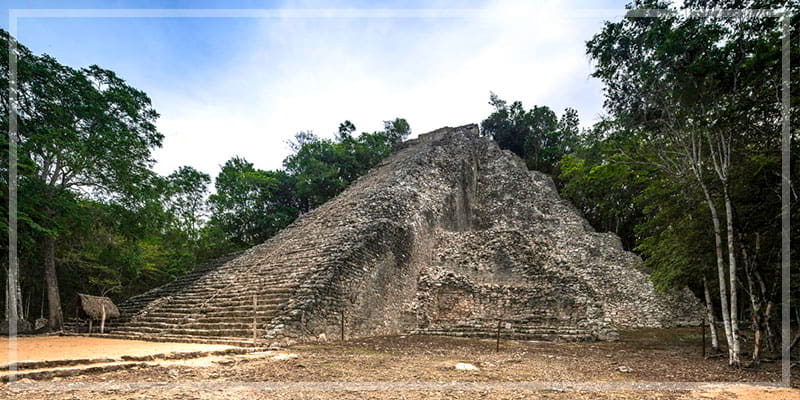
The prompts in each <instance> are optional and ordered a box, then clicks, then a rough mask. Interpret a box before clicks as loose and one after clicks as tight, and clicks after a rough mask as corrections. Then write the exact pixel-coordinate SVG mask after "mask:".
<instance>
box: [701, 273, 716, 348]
mask: <svg viewBox="0 0 800 400" xmlns="http://www.w3.org/2000/svg"><path fill="white" fill-rule="evenodd" d="M703 294H704V295H705V298H706V315H707V317H706V319H707V320H708V329H709V330H710V331H711V349H713V350H714V351H719V338H718V337H717V324H716V318H715V317H714V303H712V302H711V292H709V290H708V281H707V280H706V277H705V276H703Z"/></svg>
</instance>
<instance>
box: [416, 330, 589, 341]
mask: <svg viewBox="0 0 800 400" xmlns="http://www.w3.org/2000/svg"><path fill="white" fill-rule="evenodd" d="M413 333H415V334H421V335H438V336H458V337H481V338H494V337H497V329H494V330H491V329H486V330H482V331H480V330H473V331H458V330H452V329H445V330H436V329H417V330H415V331H414V332H413ZM500 337H501V338H504V339H513V340H567V341H594V340H596V337H595V336H594V335H592V334H591V333H590V332H586V331H572V332H570V331H566V332H558V331H556V332H553V331H549V330H545V331H541V332H537V331H535V330H530V331H528V332H525V333H522V332H508V331H502V330H501V331H500Z"/></svg>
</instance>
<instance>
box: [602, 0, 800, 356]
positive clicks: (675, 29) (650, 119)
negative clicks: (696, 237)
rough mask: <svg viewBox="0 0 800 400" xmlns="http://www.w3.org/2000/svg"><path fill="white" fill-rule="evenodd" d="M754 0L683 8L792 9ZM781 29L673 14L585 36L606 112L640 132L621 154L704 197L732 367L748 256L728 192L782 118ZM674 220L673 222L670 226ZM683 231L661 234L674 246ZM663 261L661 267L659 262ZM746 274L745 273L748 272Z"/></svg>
mask: <svg viewBox="0 0 800 400" xmlns="http://www.w3.org/2000/svg"><path fill="white" fill-rule="evenodd" d="M762 3H763V2H745V3H742V2H728V1H703V0H698V1H688V2H686V4H685V6H686V7H687V8H691V9H709V8H722V9H725V8H748V7H752V8H764V7H765V6H772V7H776V8H777V7H783V6H790V7H791V8H796V7H797V5H796V4H792V3H789V2H781V1H776V2H769V3H770V4H766V5H765V4H762ZM628 8H630V9H637V8H663V9H666V8H668V5H667V4H666V3H663V2H658V1H635V2H634V3H632V4H630V5H629V6H628ZM792 24H793V25H795V24H796V20H794V21H792ZM780 35H781V29H780V21H778V20H776V19H774V18H751V17H747V16H743V17H735V18H729V17H720V16H713V17H708V18H687V17H684V16H680V15H677V14H676V15H674V16H670V17H665V18H628V19H624V20H622V21H620V22H615V23H606V25H605V27H604V28H603V30H602V32H601V33H599V34H597V35H595V37H594V38H593V39H592V40H591V41H589V42H588V44H587V52H588V54H589V55H590V56H591V57H592V58H593V59H594V61H595V62H596V69H595V72H594V73H593V76H595V77H598V78H600V79H601V80H602V81H603V82H604V83H605V94H606V103H605V105H606V108H607V110H609V112H610V113H611V114H612V116H613V118H614V119H615V121H616V122H617V123H619V124H620V125H621V126H623V127H625V129H628V130H631V131H634V132H636V134H638V135H641V136H642V138H643V139H642V141H641V145H642V146H641V148H640V149H638V150H637V151H636V152H635V153H631V154H629V156H630V157H631V159H635V160H637V161H639V162H644V163H647V164H648V165H650V166H653V167H655V168H658V170H659V171H660V173H661V174H662V175H663V176H664V177H665V178H666V179H669V180H670V185H673V186H676V187H679V188H681V190H682V191H684V192H686V191H689V192H688V193H687V194H688V195H690V196H692V197H694V196H695V194H696V195H697V196H696V198H699V199H701V200H702V202H703V203H705V206H706V208H707V212H708V214H709V217H710V218H709V219H708V220H707V221H709V222H710V223H711V224H710V227H708V224H707V223H706V227H707V228H706V229H707V232H709V233H710V234H711V236H712V237H713V238H714V241H713V249H714V253H713V254H714V259H715V260H716V270H717V276H718V283H719V294H720V303H721V306H722V307H721V309H722V310H721V311H722V318H723V326H724V328H725V335H726V341H727V343H728V350H729V362H730V364H731V365H734V366H738V365H740V363H741V361H740V356H739V354H740V350H741V349H740V340H739V326H738V323H739V319H740V318H739V315H738V310H739V307H738V291H739V284H738V282H739V280H738V275H739V272H740V271H739V265H740V262H741V261H742V260H743V259H746V257H744V256H743V255H741V254H740V250H742V247H741V246H742V244H741V243H740V240H741V238H742V237H744V235H743V232H742V228H743V227H744V226H746V223H744V221H743V218H742V215H741V214H739V213H737V211H736V208H737V204H736V203H737V199H736V198H735V196H734V192H736V191H737V190H738V188H737V186H736V185H738V184H740V182H742V180H741V177H740V174H741V172H742V171H747V170H748V169H750V168H751V167H752V166H753V165H747V164H748V163H749V161H748V158H747V156H746V155H747V154H748V153H750V152H752V151H753V150H755V147H754V145H759V146H760V145H766V147H764V148H762V149H760V151H766V152H767V153H768V152H770V151H774V149H775V148H776V147H775V145H776V144H777V143H776V139H777V138H778V137H779V132H780V121H781V118H780V109H781V105H780V101H779V100H780V98H779V96H776V95H775V88H776V87H780V84H779V82H778V79H779V77H780V76H781V75H780V44H781V40H780ZM767 149H770V150H767ZM773 172H774V171H773ZM692 192H694V193H692ZM673 201H674V200H668V202H669V203H671V202H673ZM721 208H724V214H722V213H721V212H719V209H721ZM662 226H663V225H662ZM674 226H675V221H674V220H671V225H670V227H674ZM692 226H695V228H692V230H693V229H698V227H697V225H694V224H693V225H692ZM723 229H724V230H725V235H723ZM685 236H686V235H677V236H669V237H664V238H662V239H661V241H662V242H664V243H673V244H674V243H676V242H680V241H681V238H682V237H685ZM646 246H647V247H648V248H649V249H651V250H653V251H654V252H652V253H651V254H650V255H651V257H653V258H654V259H660V260H662V261H665V260H666V257H664V256H658V254H660V252H658V251H656V250H657V249H658V248H660V247H664V245H661V244H658V245H656V244H654V243H650V244H648V245H646ZM679 251H689V250H688V249H682V250H679ZM725 253H727V254H725ZM700 265H703V264H700ZM665 268H667V269H669V267H668V266H667V264H665ZM726 268H727V271H726ZM749 269H750V268H748V270H749ZM745 273H746V275H747V277H748V279H750V278H751V277H752V276H751V273H750V272H747V271H745ZM773 273H774V270H773ZM703 277H704V278H705V276H703ZM728 290H730V291H729V292H728ZM755 292H757V291H756V290H752V291H751V293H755ZM752 303H753V304H751V306H752V310H751V313H753V314H759V313H761V312H762V311H760V309H762V307H760V306H758V305H757V303H759V301H756V300H755V299H754V300H753V301H752ZM756 329H757V330H758V329H759V328H757V327H756ZM758 346H760V344H756V347H757V348H758ZM753 353H754V354H756V355H757V354H758V353H759V352H758V351H754V352H753ZM754 363H757V359H756V360H754Z"/></svg>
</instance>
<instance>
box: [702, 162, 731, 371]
mask: <svg viewBox="0 0 800 400" xmlns="http://www.w3.org/2000/svg"><path fill="white" fill-rule="evenodd" d="M698 180H699V181H700V187H701V188H702V189H703V195H704V196H705V198H706V203H708V208H709V210H710V211H711V221H712V222H713V225H714V250H715V254H716V256H717V275H718V277H719V301H720V306H721V307H720V308H721V309H722V326H723V327H724V328H725V341H726V342H727V343H728V360H729V361H730V360H733V332H732V329H731V317H730V308H729V307H728V289H727V286H726V285H725V280H726V279H725V256H724V255H723V253H722V229H721V228H720V224H719V215H718V214H717V207H716V206H715V205H714V201H713V200H712V199H711V194H710V193H709V192H708V188H707V187H706V185H705V184H704V183H703V181H702V180H700V178H699V177H698Z"/></svg>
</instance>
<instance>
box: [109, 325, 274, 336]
mask: <svg viewBox="0 0 800 400" xmlns="http://www.w3.org/2000/svg"><path fill="white" fill-rule="evenodd" d="M132 332H138V333H142V334H152V335H190V336H199V337H218V336H228V337H252V336H253V328H252V326H251V327H250V328H249V329H199V328H184V327H170V328H154V327H149V326H139V327H136V328H135V329H127V328H123V329H121V330H118V331H117V332H116V333H117V334H128V333H132ZM256 332H257V333H258V332H261V333H262V334H263V333H264V329H263V325H262V326H261V327H259V329H256Z"/></svg>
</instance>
